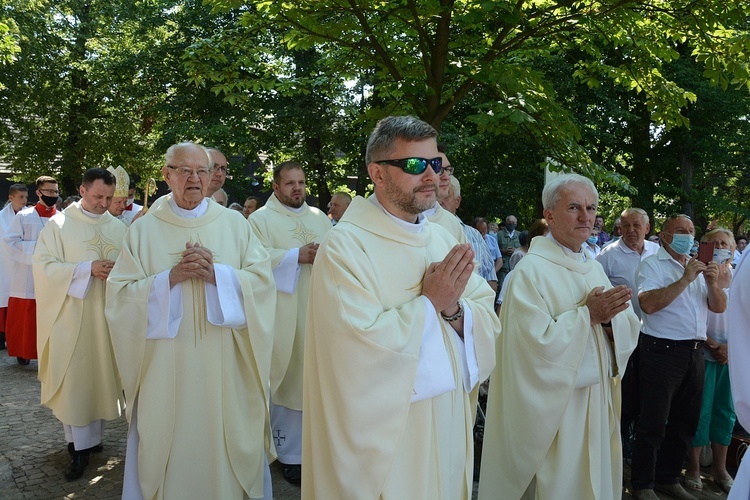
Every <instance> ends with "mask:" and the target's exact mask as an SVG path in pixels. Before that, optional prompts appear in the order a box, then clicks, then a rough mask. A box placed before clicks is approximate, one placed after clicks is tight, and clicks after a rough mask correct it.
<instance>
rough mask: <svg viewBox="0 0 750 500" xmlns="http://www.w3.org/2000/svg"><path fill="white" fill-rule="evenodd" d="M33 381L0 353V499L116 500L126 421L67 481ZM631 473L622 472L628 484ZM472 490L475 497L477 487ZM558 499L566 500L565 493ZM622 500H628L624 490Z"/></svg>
mask: <svg viewBox="0 0 750 500" xmlns="http://www.w3.org/2000/svg"><path fill="white" fill-rule="evenodd" d="M36 375H37V363H36V361H32V362H31V364H30V365H28V366H20V365H18V364H17V363H16V360H15V358H9V357H8V356H7V354H6V351H0V499H3V500H21V499H35V500H36V499H44V500H47V499H50V500H51V499H103V500H108V499H112V500H114V499H119V498H120V491H121V489H122V474H123V465H124V461H125V437H126V433H127V423H126V421H125V417H121V418H119V419H117V420H115V421H113V422H110V423H109V424H108V427H107V430H106V431H105V438H104V452H103V453H99V454H93V455H92V456H91V461H90V463H89V466H88V467H87V468H86V473H85V475H84V477H83V478H82V479H80V480H78V481H72V482H69V481H66V479H65V477H64V475H63V471H64V469H65V466H66V465H67V464H68V462H69V461H70V458H69V456H68V452H67V449H66V443H65V438H64V434H63V430H62V425H61V424H60V423H59V422H58V421H57V419H55V417H54V416H53V415H52V412H51V411H50V410H49V409H47V408H44V407H42V406H41V405H40V404H39V381H38V380H37V378H36ZM629 473H630V471H629V470H628V469H626V470H625V476H626V482H628V481H627V479H628V477H629ZM271 474H272V477H273V491H274V498H275V499H277V500H297V499H299V498H300V490H299V488H297V487H295V486H292V485H290V484H289V483H287V482H286V481H284V479H283V478H282V477H281V473H280V470H279V468H278V464H272V465H271ZM706 477H708V476H706ZM704 484H705V489H704V491H703V493H701V494H700V495H698V498H700V499H721V498H726V495H724V494H723V493H720V492H719V490H718V488H717V487H716V486H715V485H714V484H713V483H712V482H711V481H709V480H706V479H704ZM474 489H475V496H476V483H475V488H474ZM560 498H565V495H564V493H562V494H561V496H560ZM622 498H623V500H630V499H632V497H631V495H630V492H629V491H628V490H625V491H624V492H623V496H622ZM660 498H663V499H667V498H669V497H667V496H661V495H660Z"/></svg>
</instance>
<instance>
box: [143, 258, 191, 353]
mask: <svg viewBox="0 0 750 500" xmlns="http://www.w3.org/2000/svg"><path fill="white" fill-rule="evenodd" d="M169 271H170V270H169V269H167V270H166V271H162V272H160V273H159V274H157V275H156V278H154V282H153V283H152V284H151V290H150V291H149V293H148V329H147V331H146V339H147V340H153V339H173V338H175V337H176V336H177V330H178V329H179V328H180V321H181V320H182V283H178V284H177V285H175V286H174V288H172V289H171V290H170V289H169Z"/></svg>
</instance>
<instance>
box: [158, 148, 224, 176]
mask: <svg viewBox="0 0 750 500" xmlns="http://www.w3.org/2000/svg"><path fill="white" fill-rule="evenodd" d="M193 148H198V149H201V150H203V152H204V153H206V168H208V169H209V170H210V169H212V168H213V166H214V162H213V160H211V154H210V153H209V152H208V150H207V149H206V148H204V147H203V146H201V145H200V144H196V143H194V142H190V141H185V142H178V143H177V144H172V145H171V146H169V148H168V149H167V152H166V154H165V155H164V166H165V167H166V166H169V165H172V162H173V161H174V157H175V155H176V154H177V152H178V151H182V150H184V149H193Z"/></svg>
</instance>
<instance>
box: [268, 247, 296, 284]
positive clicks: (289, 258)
mask: <svg viewBox="0 0 750 500" xmlns="http://www.w3.org/2000/svg"><path fill="white" fill-rule="evenodd" d="M300 270H301V268H300V265H299V248H292V249H290V250H289V251H288V252H287V253H286V255H285V256H284V258H283V259H281V262H279V265H278V266H276V267H275V268H274V269H273V279H274V280H276V290H278V291H280V292H282V293H289V294H292V293H294V290H295V289H296V288H297V280H299V273H300Z"/></svg>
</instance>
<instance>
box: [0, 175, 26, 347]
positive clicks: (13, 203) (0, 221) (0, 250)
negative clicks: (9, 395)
mask: <svg viewBox="0 0 750 500" xmlns="http://www.w3.org/2000/svg"><path fill="white" fill-rule="evenodd" d="M28 196H29V189H28V188H27V187H26V185H25V184H13V185H11V186H10V188H9V189H8V202H7V203H6V204H5V207H4V208H3V209H2V210H0V350H2V349H5V318H6V317H7V314H8V297H10V281H11V273H12V268H13V259H11V257H10V252H11V250H10V248H9V247H8V246H7V245H6V244H5V241H4V240H3V236H4V235H5V233H7V232H8V229H9V228H10V222H11V221H12V220H13V217H15V216H16V214H17V213H18V212H20V211H21V209H22V208H23V207H25V206H26V200H27V199H28Z"/></svg>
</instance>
